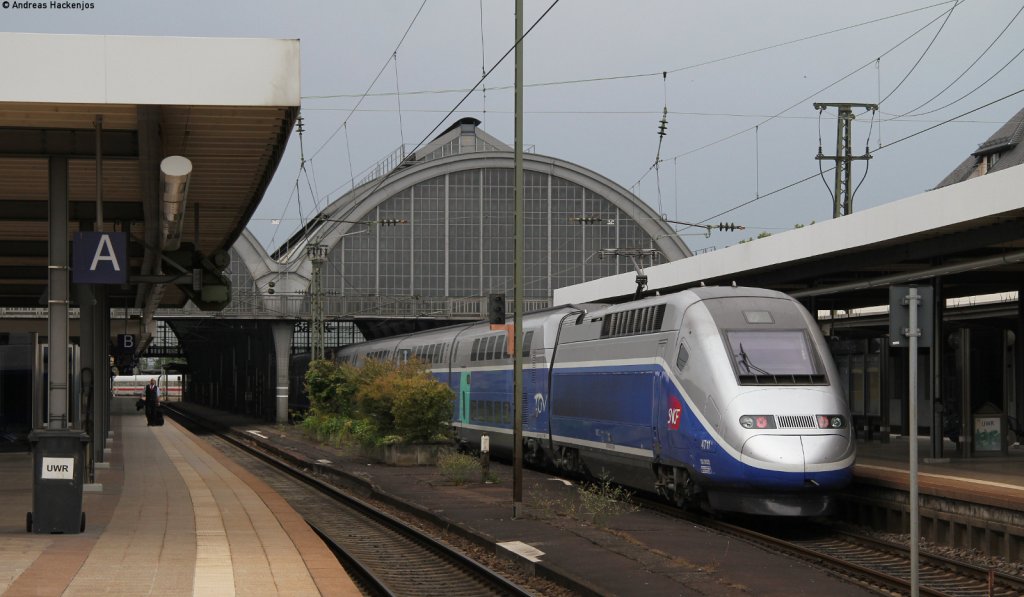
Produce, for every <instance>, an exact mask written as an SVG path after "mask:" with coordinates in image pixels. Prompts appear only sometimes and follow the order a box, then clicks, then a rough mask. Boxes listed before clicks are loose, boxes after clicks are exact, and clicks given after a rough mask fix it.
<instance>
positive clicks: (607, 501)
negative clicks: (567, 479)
mask: <svg viewBox="0 0 1024 597" xmlns="http://www.w3.org/2000/svg"><path fill="white" fill-rule="evenodd" d="M576 494H577V498H578V499H579V502H578V504H577V507H576V517H577V518H579V519H581V520H583V519H587V518H589V519H590V520H591V521H593V523H594V524H596V525H603V524H604V523H605V522H606V521H607V520H608V519H609V518H610V517H612V516H617V515H619V514H625V513H627V512H636V511H637V510H638V509H639V507H638V506H637V505H636V504H634V503H633V492H631V491H630V490H628V489H626V488H624V487H622V486H620V485H616V484H614V483H612V482H611V479H610V478H609V477H608V476H607V475H604V476H602V477H600V478H599V479H598V480H597V481H596V482H593V483H586V484H583V485H580V486H578V487H577V488H576Z"/></svg>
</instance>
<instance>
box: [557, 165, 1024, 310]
mask: <svg viewBox="0 0 1024 597" xmlns="http://www.w3.org/2000/svg"><path fill="white" fill-rule="evenodd" d="M1022 189H1024V166H1014V167H1012V168H1008V169H1006V170H1001V171H999V172H992V173H990V174H987V175H984V176H979V177H976V178H972V179H970V180H966V181H964V182H961V183H958V184H953V185H950V186H946V187H942V188H938V189H935V190H932V191H929V192H926V193H921V194H919V195H915V196H913V197H909V198H906V199H902V200H899V201H894V202H892V203H888V204H885V205H882V206H879V207H875V208H872V209H866V210H864V211H861V212H857V213H853V214H850V215H848V216H844V217H842V218H837V219H833V220H828V221H824V222H818V223H815V224H813V225H810V226H805V227H803V228H799V229H795V230H790V231H787V232H784V233H781V234H775V235H772V236H769V237H766V238H761V239H756V240H752V241H750V242H746V243H741V244H737V245H733V246H731V247H728V248H725V249H721V250H718V251H714V252H711V253H706V254H702V255H697V256H694V257H689V258H686V259H680V260H678V261H673V262H671V263H667V264H664V265H658V266H654V267H650V268H647V269H646V270H645V273H646V274H647V276H648V278H649V286H648V292H650V293H653V292H672V291H677V290H681V289H684V288H688V287H692V286H699V285H700V284H702V283H703V284H706V285H728V284H732V283H736V284H737V285H741V286H757V287H765V288H772V289H776V290H781V291H783V292H786V293H789V294H792V295H794V296H797V297H800V298H810V297H814V300H815V303H816V305H817V306H818V308H821V309H828V308H837V309H850V308H857V307H866V306H873V305H885V304H888V300H889V299H888V287H889V286H890V285H892V284H909V283H921V284H930V283H931V282H932V280H933V279H934V278H935V277H941V279H942V284H943V293H944V295H945V297H946V298H955V297H967V296H978V295H986V294H993V293H1002V292H1014V291H1018V290H1021V289H1022V287H1024V192H1022ZM635 290H636V276H635V275H633V274H620V275H617V276H612V277H608V278H603V279H600V280H594V281H591V282H587V283H584V284H578V285H575V286H569V287H565V288H561V289H557V290H555V293H554V299H555V300H554V303H555V304H566V303H586V302H600V301H613V302H621V301H625V300H628V299H629V298H631V297H632V296H633V294H634V292H635Z"/></svg>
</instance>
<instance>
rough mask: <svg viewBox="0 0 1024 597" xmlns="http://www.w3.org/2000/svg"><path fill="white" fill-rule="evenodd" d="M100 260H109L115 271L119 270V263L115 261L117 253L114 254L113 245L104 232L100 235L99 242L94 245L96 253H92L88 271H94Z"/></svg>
mask: <svg viewBox="0 0 1024 597" xmlns="http://www.w3.org/2000/svg"><path fill="white" fill-rule="evenodd" d="M100 261H109V262H110V264H111V265H112V266H114V271H115V272H119V271H121V264H119V263H118V262H117V255H115V254H114V245H113V244H111V242H110V237H109V236H108V235H106V234H104V235H102V236H100V242H99V244H97V245H96V254H95V255H93V258H92V264H90V265H89V271H92V272H94V271H96V265H97V264H99V262H100Z"/></svg>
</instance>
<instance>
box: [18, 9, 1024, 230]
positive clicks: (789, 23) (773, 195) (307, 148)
mask: <svg viewBox="0 0 1024 597" xmlns="http://www.w3.org/2000/svg"><path fill="white" fill-rule="evenodd" d="M87 4H88V3H87ZM91 4H92V5H93V6H94V7H93V8H86V9H84V10H74V9H68V10H16V9H13V8H6V9H0V19H2V20H3V29H4V30H7V31H15V32H50V33H88V34H115V35H173V36H210V37H272V38H297V39H300V40H301V53H302V95H303V107H302V114H303V116H304V119H305V134H304V138H303V143H302V145H303V148H304V154H305V157H306V160H307V167H306V171H307V173H308V180H307V178H306V176H307V175H306V174H302V175H301V176H300V171H299V165H300V154H299V149H300V147H299V145H300V144H299V138H298V135H297V134H293V135H292V138H291V140H290V141H289V144H288V151H287V153H286V155H285V157H284V159H283V160H282V163H281V165H280V167H279V169H278V171H277V174H276V176H275V178H274V181H273V183H272V184H271V186H270V189H269V191H268V193H267V195H266V196H265V197H264V199H263V202H262V203H261V205H260V207H259V209H258V210H257V212H256V214H255V216H254V219H253V221H252V222H251V223H250V225H249V228H250V230H252V231H253V232H254V233H255V234H256V236H257V238H258V239H259V240H260V242H262V243H263V244H264V246H266V247H268V248H273V247H276V246H277V245H279V244H280V243H281V242H283V241H284V240H285V239H287V238H288V236H289V235H290V234H291V233H292V232H294V231H295V229H296V228H298V226H299V225H300V222H301V220H302V219H303V218H309V217H310V216H311V215H312V214H313V213H315V211H316V209H317V208H318V207H319V208H322V207H323V206H324V205H326V203H327V202H329V201H330V200H332V199H334V198H336V197H338V196H340V195H341V194H342V193H343V192H344V191H346V190H347V189H348V188H349V186H350V183H351V181H352V180H353V179H355V180H357V181H358V180H359V178H360V173H362V172H363V171H364V170H366V169H367V168H370V167H372V166H373V165H374V164H376V163H377V162H378V161H380V160H382V159H383V158H385V157H386V156H388V155H389V154H390V153H392V152H393V151H395V150H396V149H397V148H398V147H399V146H401V145H402V144H403V143H404V144H405V145H406V146H408V147H410V148H411V147H413V146H415V145H417V144H419V143H420V142H421V141H423V140H424V139H425V138H428V137H432V135H430V132H431V130H432V129H434V128H435V127H439V128H438V129H437V132H436V133H434V134H435V135H436V134H437V133H439V132H440V131H442V130H443V129H444V128H446V127H447V126H448V125H449V124H450V123H451V122H453V121H454V120H455V119H457V118H460V117H465V116H473V117H476V118H479V119H480V120H482V121H483V125H482V126H483V128H484V129H485V130H486V131H488V132H489V133H491V134H493V135H495V136H497V137H498V138H499V139H502V140H504V141H506V142H507V143H509V144H510V145H511V144H512V142H513V130H514V123H513V113H512V110H513V92H512V90H511V85H512V82H513V71H512V66H513V62H512V59H513V56H512V55H510V56H509V57H508V58H507V59H506V61H505V62H504V63H502V64H501V65H500V66H498V67H497V68H496V69H495V70H494V72H493V73H492V74H491V75H490V77H488V78H487V80H486V81H485V82H484V85H483V87H485V88H486V92H484V91H482V90H478V91H477V92H475V93H473V94H472V95H470V97H469V98H468V99H467V100H466V101H465V102H464V103H463V104H462V106H461V107H460V108H459V109H458V110H457V111H456V112H455V113H454V114H452V115H451V116H449V117H447V118H445V115H446V114H447V113H448V112H449V111H450V110H452V108H454V107H455V105H456V104H457V102H458V101H459V100H460V99H461V98H462V97H463V95H464V94H465V91H466V90H468V89H469V88H471V87H472V86H473V85H474V84H476V82H477V81H478V80H479V78H480V76H481V74H482V72H483V70H485V69H490V68H491V67H492V66H493V65H494V64H495V63H496V62H497V61H498V59H499V58H501V56H502V55H503V54H505V52H506V51H507V50H509V48H510V47H511V45H512V43H513V34H514V15H513V10H514V2H512V1H511V0H502V1H497V0H426V1H424V0H364V1H362V2H354V1H339V0H322V1H317V0H295V1H280V0H277V1H270V0H245V1H242V0H230V1H229V0H163V1H160V2H157V1H153V0H92V2H91ZM551 5H552V0H525V7H526V9H525V21H526V27H527V28H529V27H530V25H532V24H533V23H534V21H536V20H537V19H538V18H539V17H540V16H541V15H542V13H544V11H546V10H547V9H548V8H549V7H550V6H551ZM1022 7H1024V2H1022V1H1021V0H961V1H960V2H956V1H948V2H929V1H927V0H924V1H894V0H862V1H861V2H856V3H848V2H835V1H829V0H825V1H821V0H818V1H814V2H811V1H804V0H786V1H784V2H763V1H761V2H758V1H754V0H715V1H713V2H706V1H705V2H695V1H684V0H635V1H630V2H625V1H622V0H618V1H615V0H560V1H558V2H557V3H556V4H555V5H554V7H553V8H552V9H551V10H550V12H549V13H548V14H547V15H546V16H545V17H544V18H543V19H542V20H541V21H540V22H539V24H537V26H536V28H535V29H533V31H532V32H531V33H530V34H529V35H528V36H527V38H526V41H525V60H524V62H525V67H524V73H525V81H526V84H527V86H528V87H527V89H526V92H525V100H524V103H525V110H526V116H525V121H524V128H525V132H524V143H525V144H526V146H527V148H528V149H529V148H532V149H533V150H535V151H536V152H537V153H540V154H544V155H548V156H553V157H557V158H559V159H562V160H567V161H569V162H574V163H577V164H580V165H582V166H584V167H587V168H590V169H592V170H594V171H596V172H598V173H600V174H602V175H604V176H606V177H608V178H610V179H611V180H613V181H615V182H617V183H619V184H620V185H622V186H624V187H626V188H627V189H630V190H633V191H634V192H635V193H637V194H638V195H639V196H640V197H641V198H643V200H645V201H646V202H647V203H649V204H650V205H651V206H653V207H654V209H655V210H656V211H658V212H660V213H662V214H664V215H665V216H666V217H668V218H669V219H673V220H680V221H685V222H695V223H700V222H705V221H707V222H709V223H712V224H715V225H717V224H718V223H719V222H735V223H737V224H741V225H744V226H746V227H747V230H745V231H743V232H731V233H730V232H718V231H717V230H716V231H715V232H713V233H712V234H711V236H710V238H705V237H704V235H703V234H697V233H696V231H694V230H693V229H690V230H686V231H685V232H684V236H683V238H684V240H685V242H686V243H687V244H688V245H689V246H690V247H691V248H692V249H694V250H701V249H708V248H713V247H717V248H721V247H724V246H728V245H730V244H734V243H736V242H738V241H739V240H741V239H744V238H748V237H751V236H756V235H757V234H758V233H760V232H763V231H767V232H773V233H778V232H780V231H783V230H786V229H790V228H792V227H793V226H794V225H795V224H798V223H802V224H808V223H810V222H811V221H822V220H825V219H828V218H830V217H831V216H832V196H831V189H830V188H828V187H830V186H831V185H832V180H833V178H832V174H829V173H826V175H825V177H824V178H825V181H823V180H822V179H821V178H820V177H818V176H817V174H818V162H817V161H816V160H815V159H814V156H815V154H817V152H818V145H819V138H820V140H821V141H820V142H821V143H822V145H823V149H824V153H825V154H834V153H835V142H836V120H835V111H834V110H829V111H827V112H825V113H824V114H822V115H821V116H820V118H819V113H818V111H817V110H815V109H814V108H813V106H812V103H813V102H832V103H834V102H855V103H880V104H881V110H880V113H879V115H878V116H877V117H876V118H875V119H874V120H872V118H871V114H870V113H865V114H861V113H860V112H859V111H858V115H859V117H858V119H857V120H856V121H855V122H854V125H853V129H854V133H853V139H854V143H853V145H854V151H855V153H857V154H860V153H862V152H863V151H864V149H865V145H866V144H867V145H869V146H870V148H871V151H872V153H873V155H874V158H873V159H872V160H871V162H870V168H869V170H868V171H867V176H866V178H865V179H864V182H863V184H862V185H861V186H860V187H859V189H858V191H857V195H856V197H855V199H854V210H855V211H861V210H864V209H868V208H870V207H873V206H877V205H880V204H883V203H887V202H889V201H894V200H898V199H900V198H903V197H908V196H911V195H914V194H917V193H920V192H923V191H925V190H927V189H930V188H932V187H934V186H935V185H936V184H937V183H938V182H939V181H940V180H941V179H942V178H943V177H944V176H945V175H946V174H947V173H948V172H949V171H951V170H952V169H953V168H954V167H956V165H957V164H959V163H960V162H961V161H962V160H963V159H965V158H966V157H967V156H968V155H969V154H970V153H971V152H972V151H974V150H975V149H976V147H977V145H978V143H981V142H983V141H985V140H986V139H987V138H988V137H989V136H990V135H991V134H992V133H993V132H994V131H995V130H996V129H998V127H999V126H1000V125H1002V124H1003V123H1005V122H1006V121H1007V120H1008V119H1009V118H1010V117H1011V116H1012V115H1013V114H1015V113H1016V112H1017V111H1019V110H1020V109H1021V107H1022V106H1024V92H1022V89H1024V58H1020V57H1017V58H1015V56H1017V55H1018V53H1019V52H1021V50H1022V49H1024V15H1021V16H1019V17H1016V15H1017V14H1018V13H1019V11H1021V9H1022ZM1015 17H1016V20H1015ZM1004 29H1005V32H1004ZM1000 35H1001V36H1000ZM989 46H991V48H990V49H987V48H989ZM986 49H987V51H986ZM1000 69H1003V70H1001V72H999V71H1000ZM663 72H667V76H665V77H663V75H662V73H663ZM378 75H379V77H378ZM375 78H376V83H374V79H375ZM989 79H990V80H989ZM581 81H583V82H581ZM986 81H987V82H986ZM371 84H372V86H371ZM947 87H948V88H947ZM396 91H397V93H396ZM367 92H368V95H367V96H366V97H365V98H363V97H362V96H363V95H364V94H366V93H367ZM1013 93H1017V95H1014V96H1012V97H1009V98H1007V99H1002V101H999V100H1000V98H1004V97H1005V96H1007V95H1010V94H1013ZM361 98H362V99H361ZM961 98H962V99H961ZM957 100H959V101H957ZM357 104H358V108H357V107H356V106H357ZM987 104H991V105H988V106H987V107H983V106H986V105H987ZM399 107H400V109H399ZM665 107H667V108H668V117H667V118H668V127H667V134H666V136H665V137H664V139H663V140H662V143H661V148H660V156H661V160H662V161H661V162H660V164H659V166H658V168H654V167H653V166H654V164H655V162H656V156H658V155H659V137H658V127H659V121H660V120H661V118H662V110H663V109H664V108H665ZM979 108H980V109H979ZM950 119H953V120H952V122H949V123H946V124H940V123H943V122H944V121H947V120H950ZM936 125H939V126H936ZM930 127H935V128H933V129H932V130H930V131H927V132H922V133H921V134H918V135H916V136H913V137H910V138H908V139H906V140H903V139H904V138H906V137H908V136H910V135H913V134H915V133H918V132H920V131H923V130H925V129H928V128H930ZM819 131H820V132H819ZM869 133H870V137H869ZM427 140H429V138H428V139H427ZM823 166H824V167H825V168H830V167H831V166H832V163H831V162H828V163H824V164H823ZM864 173H865V162H856V163H855V165H854V176H853V179H854V182H855V183H859V182H860V181H861V178H862V177H863V176H864ZM807 177H813V178H812V179H811V180H809V181H807V182H803V183H801V184H795V185H794V183H797V182H798V181H800V180H802V179H804V178H807ZM297 180H298V181H299V182H300V184H299V185H298V186H299V191H298V192H297V193H296V192H295V187H296V181H297ZM826 181H827V184H826ZM791 185H793V186H791ZM787 187H788V188H787ZM311 188H312V191H311Z"/></svg>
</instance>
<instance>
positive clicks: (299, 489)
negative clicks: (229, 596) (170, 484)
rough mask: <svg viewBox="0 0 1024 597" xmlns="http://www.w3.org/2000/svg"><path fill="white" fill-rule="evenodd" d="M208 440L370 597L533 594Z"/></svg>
mask: <svg viewBox="0 0 1024 597" xmlns="http://www.w3.org/2000/svg"><path fill="white" fill-rule="evenodd" d="M169 410H170V411H172V412H173V414H174V416H175V418H176V419H177V420H178V421H180V422H182V423H183V424H185V425H186V426H189V427H191V428H193V429H195V428H197V427H199V428H202V429H203V431H206V432H213V433H214V434H215V435H213V436H211V435H206V436H205V437H204V439H207V440H208V441H210V442H211V443H212V444H213V445H215V446H216V447H217V448H218V449H220V450H222V451H223V452H225V453H226V454H228V455H229V456H230V457H231V458H232V459H234V460H235V461H236V462H238V463H239V464H240V465H241V466H243V467H245V468H246V469H247V470H249V471H250V472H252V473H253V474H254V475H256V476H257V477H259V478H260V479H261V480H263V481H264V482H265V483H267V484H268V485H269V486H271V487H272V488H273V489H274V490H275V491H277V492H278V493H279V494H280V495H281V496H282V497H284V498H285V499H286V500H287V501H288V503H289V504H291V506H292V507H293V508H294V509H295V510H296V512H298V513H299V514H300V515H301V516H303V518H305V520H306V522H307V523H308V524H309V525H310V526H311V527H312V528H313V529H314V530H315V531H316V532H317V533H318V534H319V535H320V536H321V537H322V538H323V539H324V541H325V542H326V543H327V545H328V546H329V547H330V548H331V550H332V551H334V553H335V554H336V555H337V556H338V557H339V559H340V560H341V561H342V563H343V564H344V566H345V568H346V570H347V571H348V572H349V574H350V575H351V576H352V578H353V580H354V581H355V582H356V584H357V585H358V586H359V587H360V589H361V590H363V591H364V593H366V594H368V595H403V596H404V595H410V596H415V595H446V596H451V597H459V596H463V595H465V596H479V595H502V596H505V595H530V593H529V592H528V591H526V590H525V589H523V588H522V587H519V586H518V585H516V584H515V583H513V582H511V581H510V580H508V579H506V578H504V577H503V576H501V575H499V574H497V573H495V572H493V571H492V570H490V569H488V568H487V567H485V566H483V565H481V564H479V563H478V562H476V561H474V560H472V559H470V558H468V557H466V556H464V555H463V554H462V553H460V552H458V551H456V550H455V549H453V548H451V547H449V546H447V545H446V544H444V543H441V542H439V541H437V540H435V539H433V538H431V537H429V536H427V535H426V534H424V533H422V532H420V531H419V530H418V529H416V528H414V527H412V526H410V525H408V524H406V523H405V522H403V521H401V520H399V519H398V518H395V517H393V516H391V515H389V514H387V513H386V512H384V511H382V510H380V509H378V508H375V507H374V506H372V505H370V504H368V503H366V502H363V501H362V500H359V499H357V498H354V497H352V496H349V495H346V494H344V493H343V492H341V491H339V490H338V489H337V488H335V487H333V486H332V485H330V484H328V483H325V482H323V481H321V480H319V479H317V478H315V477H313V476H311V475H309V474H307V473H305V472H303V471H301V470H298V469H296V468H295V467H293V466H291V465H289V464H287V463H285V462H283V461H281V460H279V459H277V458H274V457H273V456H270V455H267V454H264V453H262V452H260V451H258V450H256V449H254V448H253V447H251V446H249V445H246V444H245V443H243V442H239V441H238V440H235V439H234V438H232V437H230V436H229V435H225V434H221V433H219V432H217V431H216V430H212V429H210V428H209V427H207V426H205V425H203V423H202V422H201V421H198V420H196V419H193V418H191V417H189V416H188V415H187V414H186V413H183V412H180V411H173V409H169Z"/></svg>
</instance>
